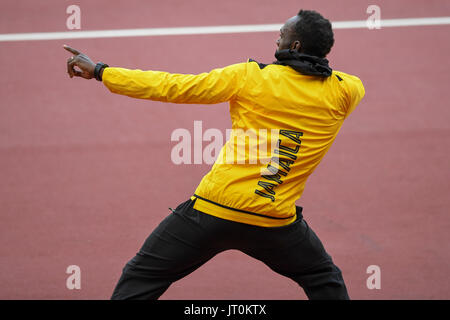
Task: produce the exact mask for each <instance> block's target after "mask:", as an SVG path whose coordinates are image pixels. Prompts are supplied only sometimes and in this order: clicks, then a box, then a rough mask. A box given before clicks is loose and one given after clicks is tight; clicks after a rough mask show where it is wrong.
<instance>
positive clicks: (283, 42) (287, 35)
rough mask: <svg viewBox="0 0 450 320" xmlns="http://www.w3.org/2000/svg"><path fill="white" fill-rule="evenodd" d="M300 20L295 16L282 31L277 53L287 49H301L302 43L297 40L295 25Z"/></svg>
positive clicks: (277, 42)
mask: <svg viewBox="0 0 450 320" xmlns="http://www.w3.org/2000/svg"><path fill="white" fill-rule="evenodd" d="M299 19H300V17H299V16H293V17H292V18H290V19H288V20H287V21H286V23H285V24H284V25H283V26H282V27H281V29H280V37H279V38H278V40H277V41H276V44H277V52H278V51H280V50H285V49H293V50H297V51H298V50H299V49H300V41H298V40H296V33H295V24H296V23H297V22H298V20H299Z"/></svg>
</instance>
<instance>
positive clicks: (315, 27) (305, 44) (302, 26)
mask: <svg viewBox="0 0 450 320" xmlns="http://www.w3.org/2000/svg"><path fill="white" fill-rule="evenodd" d="M297 16H298V17H299V18H300V19H298V21H297V23H296V24H295V26H294V28H295V33H296V34H297V36H298V38H299V40H300V43H301V49H300V51H301V52H302V53H305V54H309V55H312V56H317V57H319V58H325V56H326V55H327V54H328V53H329V52H330V50H331V47H333V44H334V35H333V29H332V27H331V22H330V21H329V20H328V19H325V18H324V17H323V16H322V15H321V14H320V13H318V12H316V11H313V10H300V11H299V13H298V14H297Z"/></svg>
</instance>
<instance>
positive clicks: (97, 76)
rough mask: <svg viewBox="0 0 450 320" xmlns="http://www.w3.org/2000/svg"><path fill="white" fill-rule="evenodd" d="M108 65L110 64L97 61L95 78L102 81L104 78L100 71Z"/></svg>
mask: <svg viewBox="0 0 450 320" xmlns="http://www.w3.org/2000/svg"><path fill="white" fill-rule="evenodd" d="M107 67H109V66H108V65H107V64H106V63H103V62H99V63H97V64H96V65H95V69H94V78H95V79H97V80H98V81H102V78H101V77H100V71H101V70H102V69H104V68H107Z"/></svg>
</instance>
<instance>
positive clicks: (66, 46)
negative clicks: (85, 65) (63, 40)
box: [63, 44, 80, 54]
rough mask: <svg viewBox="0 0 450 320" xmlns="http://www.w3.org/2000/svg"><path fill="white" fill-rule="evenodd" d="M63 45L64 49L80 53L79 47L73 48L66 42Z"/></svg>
mask: <svg viewBox="0 0 450 320" xmlns="http://www.w3.org/2000/svg"><path fill="white" fill-rule="evenodd" d="M63 47H64V49H66V50H67V51H69V52H72V53H73V54H80V51H78V50H77V49H74V48H71V47H69V46H68V45H66V44H65V45H64V46H63Z"/></svg>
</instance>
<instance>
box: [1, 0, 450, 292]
mask: <svg viewBox="0 0 450 320" xmlns="http://www.w3.org/2000/svg"><path fill="white" fill-rule="evenodd" d="M283 3H284V4H283V6H282V7H280V5H279V4H278V3H276V2H274V1H256V0H252V1H206V0H195V1H181V0H180V1H164V2H159V1H158V2H156V1H137V0H127V1H115V2H114V5H111V4H110V2H109V1H106V0H105V1H77V4H78V5H80V7H81V10H82V29H83V30H100V29H121V28H141V27H170V26H188V25H190V26H194V25H227V24H253V23H278V22H282V21H284V20H286V19H287V18H288V17H290V16H292V15H294V14H295V13H296V12H297V11H298V9H299V8H298V5H299V4H298V2H296V1H284V2H283ZM70 4H72V2H71V1H56V0H52V1H44V2H36V1H28V2H27V4H26V5H25V4H24V2H18V1H10V0H3V1H2V2H1V3H0V33H17V32H48V31H64V30H65V20H66V17H67V15H66V13H65V9H66V7H67V6H68V5H70ZM369 4H371V3H370V2H369V1H359V0H358V1H356V0H354V1H345V2H344V5H343V4H342V2H341V1H339V4H338V2H336V1H329V2H325V1H322V2H320V3H318V2H317V1H304V2H302V5H303V7H304V8H314V9H316V10H318V11H320V12H322V13H323V14H324V15H325V16H327V17H328V18H330V19H331V20H333V21H340V20H364V19H365V18H366V17H367V15H366V13H365V10H366V8H367V6H368V5H369ZM377 4H378V5H379V6H380V7H381V10H382V18H402V17H433V16H449V15H450V5H449V2H448V1H445V0H442V1H378V2H377ZM335 35H336V45H335V47H334V50H333V52H332V54H331V55H330V56H329V60H330V61H331V65H332V67H334V68H335V69H337V70H341V71H345V72H348V73H353V74H356V75H358V76H359V77H360V78H361V79H362V81H363V83H364V84H365V87H366V97H365V99H364V100H363V102H362V103H361V105H360V106H359V107H358V108H357V110H356V111H355V112H354V114H352V115H351V116H350V118H349V119H348V120H347V121H346V123H345V124H344V126H343V129H342V130H341V132H340V134H339V136H338V138H337V140H336V142H335V144H334V145H333V147H332V148H331V149H330V151H329V153H328V154H327V156H326V157H325V159H324V160H323V162H322V163H321V165H320V166H319V167H318V169H317V171H316V172H315V173H314V174H313V175H312V176H311V178H310V179H309V181H308V183H307V186H306V190H305V193H304V195H303V197H302V199H301V200H300V201H299V204H300V205H302V206H303V207H304V215H305V219H306V220H307V221H308V223H309V224H310V225H311V226H312V227H313V228H314V230H315V231H316V233H317V234H318V235H319V236H320V237H321V239H322V241H323V242H324V244H325V246H326V248H327V250H328V251H329V253H330V254H331V255H332V256H333V258H334V260H335V262H336V263H337V264H338V266H339V267H340V268H341V269H342V271H343V274H344V278H345V279H346V281H347V285H348V288H349V293H350V296H351V297H352V298H353V299H449V298H450V284H449V275H448V273H449V271H450V268H449V264H450V248H449V244H450V241H449V240H450V239H449V235H448V230H449V229H450V220H449V217H448V212H449V209H448V208H449V207H450V198H449V196H448V195H449V191H450V185H449V184H450V170H449V165H448V163H449V151H448V148H449V145H450V122H449V119H450V108H449V101H450V91H449V90H448V84H449V83H450V67H449V63H448V61H447V59H448V52H449V51H450V45H449V42H448V39H449V35H450V26H435V27H402V28H384V29H381V30H366V29H355V30H336V31H335ZM276 37H277V34H276V33H257V34H226V35H202V36H198V35H197V36H167V37H147V38H118V39H97V40H94V39H91V40H73V41H70V42H68V44H70V45H71V46H73V47H75V48H78V49H80V50H82V51H84V52H86V53H87V54H88V55H90V56H91V57H92V58H93V59H94V60H102V61H105V62H108V63H109V64H111V65H114V66H122V67H128V68H141V69H158V70H165V71H171V72H179V73H199V72H203V71H208V70H210V69H212V68H215V67H220V66H225V65H228V64H231V63H236V62H241V61H245V60H246V59H247V58H249V57H251V58H254V59H256V60H260V61H261V62H270V61H272V60H273V52H274V50H275V40H276ZM66 42H67V41H33V42H32V41H28V42H9V43H6V42H0V61H1V66H2V71H3V73H2V77H1V78H0V96H1V100H0V104H1V106H0V243H1V245H0V284H1V285H0V299H108V298H109V296H110V294H111V292H112V290H113V287H114V285H115V283H116V281H117V279H118V277H119V275H120V272H121V269H122V267H123V265H124V264H125V263H126V261H128V259H130V258H131V257H132V256H133V255H134V254H135V253H136V251H137V250H138V249H139V247H140V245H141V244H142V242H143V240H144V239H145V238H146V237H147V235H148V234H149V233H150V232H151V231H152V230H153V228H154V227H156V225H157V224H158V223H159V222H160V221H161V220H162V219H163V218H164V217H165V216H166V215H167V214H169V210H168V209H167V208H168V207H174V206H177V205H178V204H179V203H180V202H182V201H184V200H186V199H187V198H188V197H189V196H190V195H191V194H192V192H193V191H194V189H195V188H196V186H197V184H198V182H199V181H200V179H201V178H202V176H203V174H205V173H206V172H207V171H208V170H209V166H208V165H206V164H205V165H182V166H176V165H174V164H172V162H171V160H170V151H171V148H172V147H173V145H174V144H175V143H173V142H171V141H170V135H171V133H172V131H173V130H175V129H176V128H187V129H190V130H192V128H193V122H194V120H202V121H203V128H204V130H206V129H207V128H219V129H221V130H222V132H225V129H226V128H229V127H230V120H229V115H228V108H227V106H226V105H225V104H220V105H213V106H187V105H173V104H162V103H157V102H151V101H140V100H133V99H129V98H126V97H122V96H118V95H113V94H110V93H109V91H108V90H107V89H106V88H104V87H102V85H101V84H100V83H95V82H94V81H83V80H81V79H75V80H70V79H69V78H68V77H67V75H66V70H65V61H66V59H67V57H68V55H67V53H66V52H65V51H64V50H63V49H62V44H63V43H66ZM72 264H75V265H78V266H80V268H81V272H82V273H81V274H82V288H81V290H68V289H67V288H66V286H65V281H66V278H67V276H68V275H67V274H66V273H65V271H66V268H67V266H69V265H72ZM369 265H378V266H380V268H381V286H382V287H381V289H380V290H369V289H367V287H366V279H367V277H368V276H369V275H368V274H366V268H367V267H368V266H369ZM304 298H305V295H304V294H303V292H302V291H301V289H299V288H298V286H297V285H296V284H295V283H294V282H291V281H290V280H288V279H285V278H282V277H281V276H279V275H277V274H275V273H273V272H272V271H271V270H269V269H268V268H267V267H266V266H265V265H263V264H262V263H260V262H259V261H255V260H252V259H251V258H249V257H247V256H245V255H244V254H242V253H240V252H236V251H229V252H226V253H223V254H221V255H219V256H217V257H215V258H214V259H213V260H211V261H210V262H209V263H207V264H206V265H205V266H203V267H202V268H200V269H199V270H197V271H195V272H194V273H193V274H191V275H189V276H188V277H186V278H185V279H182V280H180V281H179V282H177V283H175V284H174V285H173V286H172V287H171V288H169V290H168V291H167V292H166V293H165V294H164V295H163V296H162V299H304Z"/></svg>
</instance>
